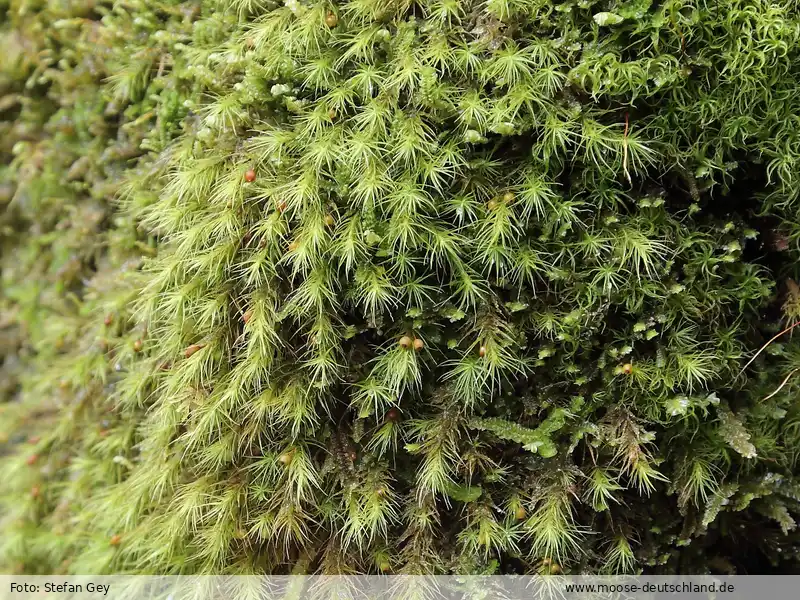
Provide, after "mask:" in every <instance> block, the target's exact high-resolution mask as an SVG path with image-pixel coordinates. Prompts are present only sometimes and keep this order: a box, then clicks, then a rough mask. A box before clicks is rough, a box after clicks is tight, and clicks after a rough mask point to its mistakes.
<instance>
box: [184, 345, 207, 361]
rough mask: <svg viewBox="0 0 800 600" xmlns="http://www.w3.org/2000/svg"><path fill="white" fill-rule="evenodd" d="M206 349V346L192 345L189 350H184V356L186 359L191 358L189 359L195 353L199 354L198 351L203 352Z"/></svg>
mask: <svg viewBox="0 0 800 600" xmlns="http://www.w3.org/2000/svg"><path fill="white" fill-rule="evenodd" d="M204 347H205V344H192V345H191V346H189V347H188V348H186V350H184V351H183V355H184V356H185V357H186V358H189V357H190V356H192V355H193V354H194V353H195V352H197V351H198V350H202V349H203V348H204Z"/></svg>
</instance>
